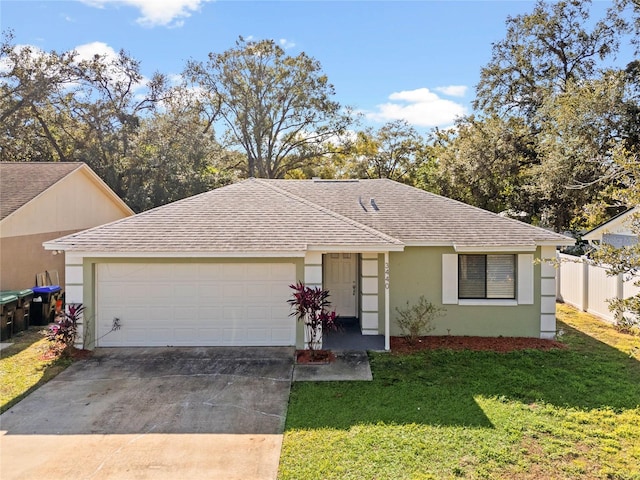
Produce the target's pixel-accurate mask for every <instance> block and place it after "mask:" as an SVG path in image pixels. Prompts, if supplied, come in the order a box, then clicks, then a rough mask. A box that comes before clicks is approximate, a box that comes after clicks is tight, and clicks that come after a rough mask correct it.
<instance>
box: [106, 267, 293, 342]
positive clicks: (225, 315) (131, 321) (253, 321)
mask: <svg viewBox="0 0 640 480" xmlns="http://www.w3.org/2000/svg"><path fill="white" fill-rule="evenodd" d="M295 278H296V267H295V264H293V263H100V264H98V265H97V268H96V304H97V305H96V312H97V318H96V327H97V342H96V344H97V345H98V346H100V347H119V346H122V347H125V346H126V347H134V346H135V347H137V346H140V347H146V346H285V345H295V340H296V325H295V318H293V317H290V316H289V313H290V308H289V305H288V304H287V300H288V299H289V298H290V297H291V291H290V288H289V285H291V284H293V283H295ZM116 318H117V319H118V323H119V324H120V328H119V329H118V330H114V331H110V330H112V326H113V324H114V319H116Z"/></svg>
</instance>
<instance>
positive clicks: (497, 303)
mask: <svg viewBox="0 0 640 480" xmlns="http://www.w3.org/2000/svg"><path fill="white" fill-rule="evenodd" d="M457 303H458V305H460V306H463V307H467V306H476V307H480V306H484V307H517V306H518V301H517V300H512V299H504V300H503V299H499V298H486V299H485V298H478V299H475V298H468V299H460V300H458V302H457Z"/></svg>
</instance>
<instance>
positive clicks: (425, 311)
mask: <svg viewBox="0 0 640 480" xmlns="http://www.w3.org/2000/svg"><path fill="white" fill-rule="evenodd" d="M396 312H398V317H397V318H396V322H397V323H398V326H399V327H400V330H401V331H402V335H403V336H404V337H405V338H406V339H407V341H408V342H409V343H410V344H414V343H415V342H417V341H418V338H420V337H421V336H423V335H426V334H427V333H429V332H430V331H432V330H433V329H434V328H435V327H434V326H433V321H434V320H435V319H436V318H438V317H442V316H443V315H444V313H445V312H446V309H445V308H443V307H437V306H435V305H434V304H433V303H431V302H430V301H428V300H427V299H426V298H425V297H424V295H420V299H419V300H418V303H416V304H414V305H410V304H409V301H408V300H407V306H406V308H403V309H399V308H398V307H396Z"/></svg>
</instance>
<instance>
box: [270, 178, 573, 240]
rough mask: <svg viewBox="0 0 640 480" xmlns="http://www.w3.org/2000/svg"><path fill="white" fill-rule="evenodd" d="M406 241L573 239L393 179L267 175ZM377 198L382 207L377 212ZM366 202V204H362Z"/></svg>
mask: <svg viewBox="0 0 640 480" xmlns="http://www.w3.org/2000/svg"><path fill="white" fill-rule="evenodd" d="M263 181H264V182H268V183H269V184H271V185H276V186H277V187H278V188H281V189H283V190H286V191H289V192H291V193H294V194H296V195H299V196H304V197H305V198H306V199H308V200H309V201H311V202H315V203H318V204H321V205H323V206H325V207H326V208H329V209H331V210H333V211H335V212H337V213H339V214H341V215H344V216H346V217H349V218H351V219H353V220H355V221H357V222H360V223H363V224H365V225H368V226H370V227H371V228H374V229H376V230H379V231H381V232H385V233H386V234H387V235H390V236H392V237H394V238H397V239H399V240H401V241H402V242H403V243H405V244H408V245H411V244H421V245H424V244H437V245H453V244H455V245H461V246H464V245H470V246H471V245H482V246H500V245H514V246H517V245H520V246H526V245H534V244H540V243H543V242H544V243H546V242H558V244H566V243H567V242H571V243H573V239H570V238H568V237H565V236H563V235H559V234H557V233H554V232H550V231H548V230H545V229H542V228H537V227H533V226H531V225H528V224H526V223H523V222H520V221H518V220H513V219H509V218H504V217H500V216H499V215H496V214H494V213H491V212H488V211H486V210H482V209H480V208H476V207H472V206H470V205H467V204H465V203H461V202H458V201H455V200H451V199H450V198H446V197H441V196H439V195H435V194H433V193H429V192H426V191H424V190H420V189H417V188H414V187H410V186H408V185H404V184H401V183H398V182H394V181H392V180H386V179H381V180H377V179H376V180H358V181H328V180H319V181H308V180H263ZM371 199H373V200H374V203H375V204H376V206H377V207H378V209H379V210H378V211H376V210H375V209H374V208H373V206H372V205H371ZM360 202H362V204H363V205H364V207H363V206H362V205H360Z"/></svg>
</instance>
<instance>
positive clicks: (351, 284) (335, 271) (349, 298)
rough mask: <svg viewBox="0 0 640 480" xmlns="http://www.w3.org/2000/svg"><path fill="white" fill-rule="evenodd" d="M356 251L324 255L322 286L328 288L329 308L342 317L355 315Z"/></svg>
mask: <svg viewBox="0 0 640 480" xmlns="http://www.w3.org/2000/svg"><path fill="white" fill-rule="evenodd" d="M357 265H358V263H357V254H356V253H327V254H325V255H324V288H325V289H326V290H329V295H330V297H329V301H330V302H331V308H332V309H334V310H335V311H336V314H337V315H340V316H342V317H355V316H357V308H358V305H357V301H356V298H357V296H356V293H357V290H358V286H357V285H356V279H357V271H356V270H357Z"/></svg>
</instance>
